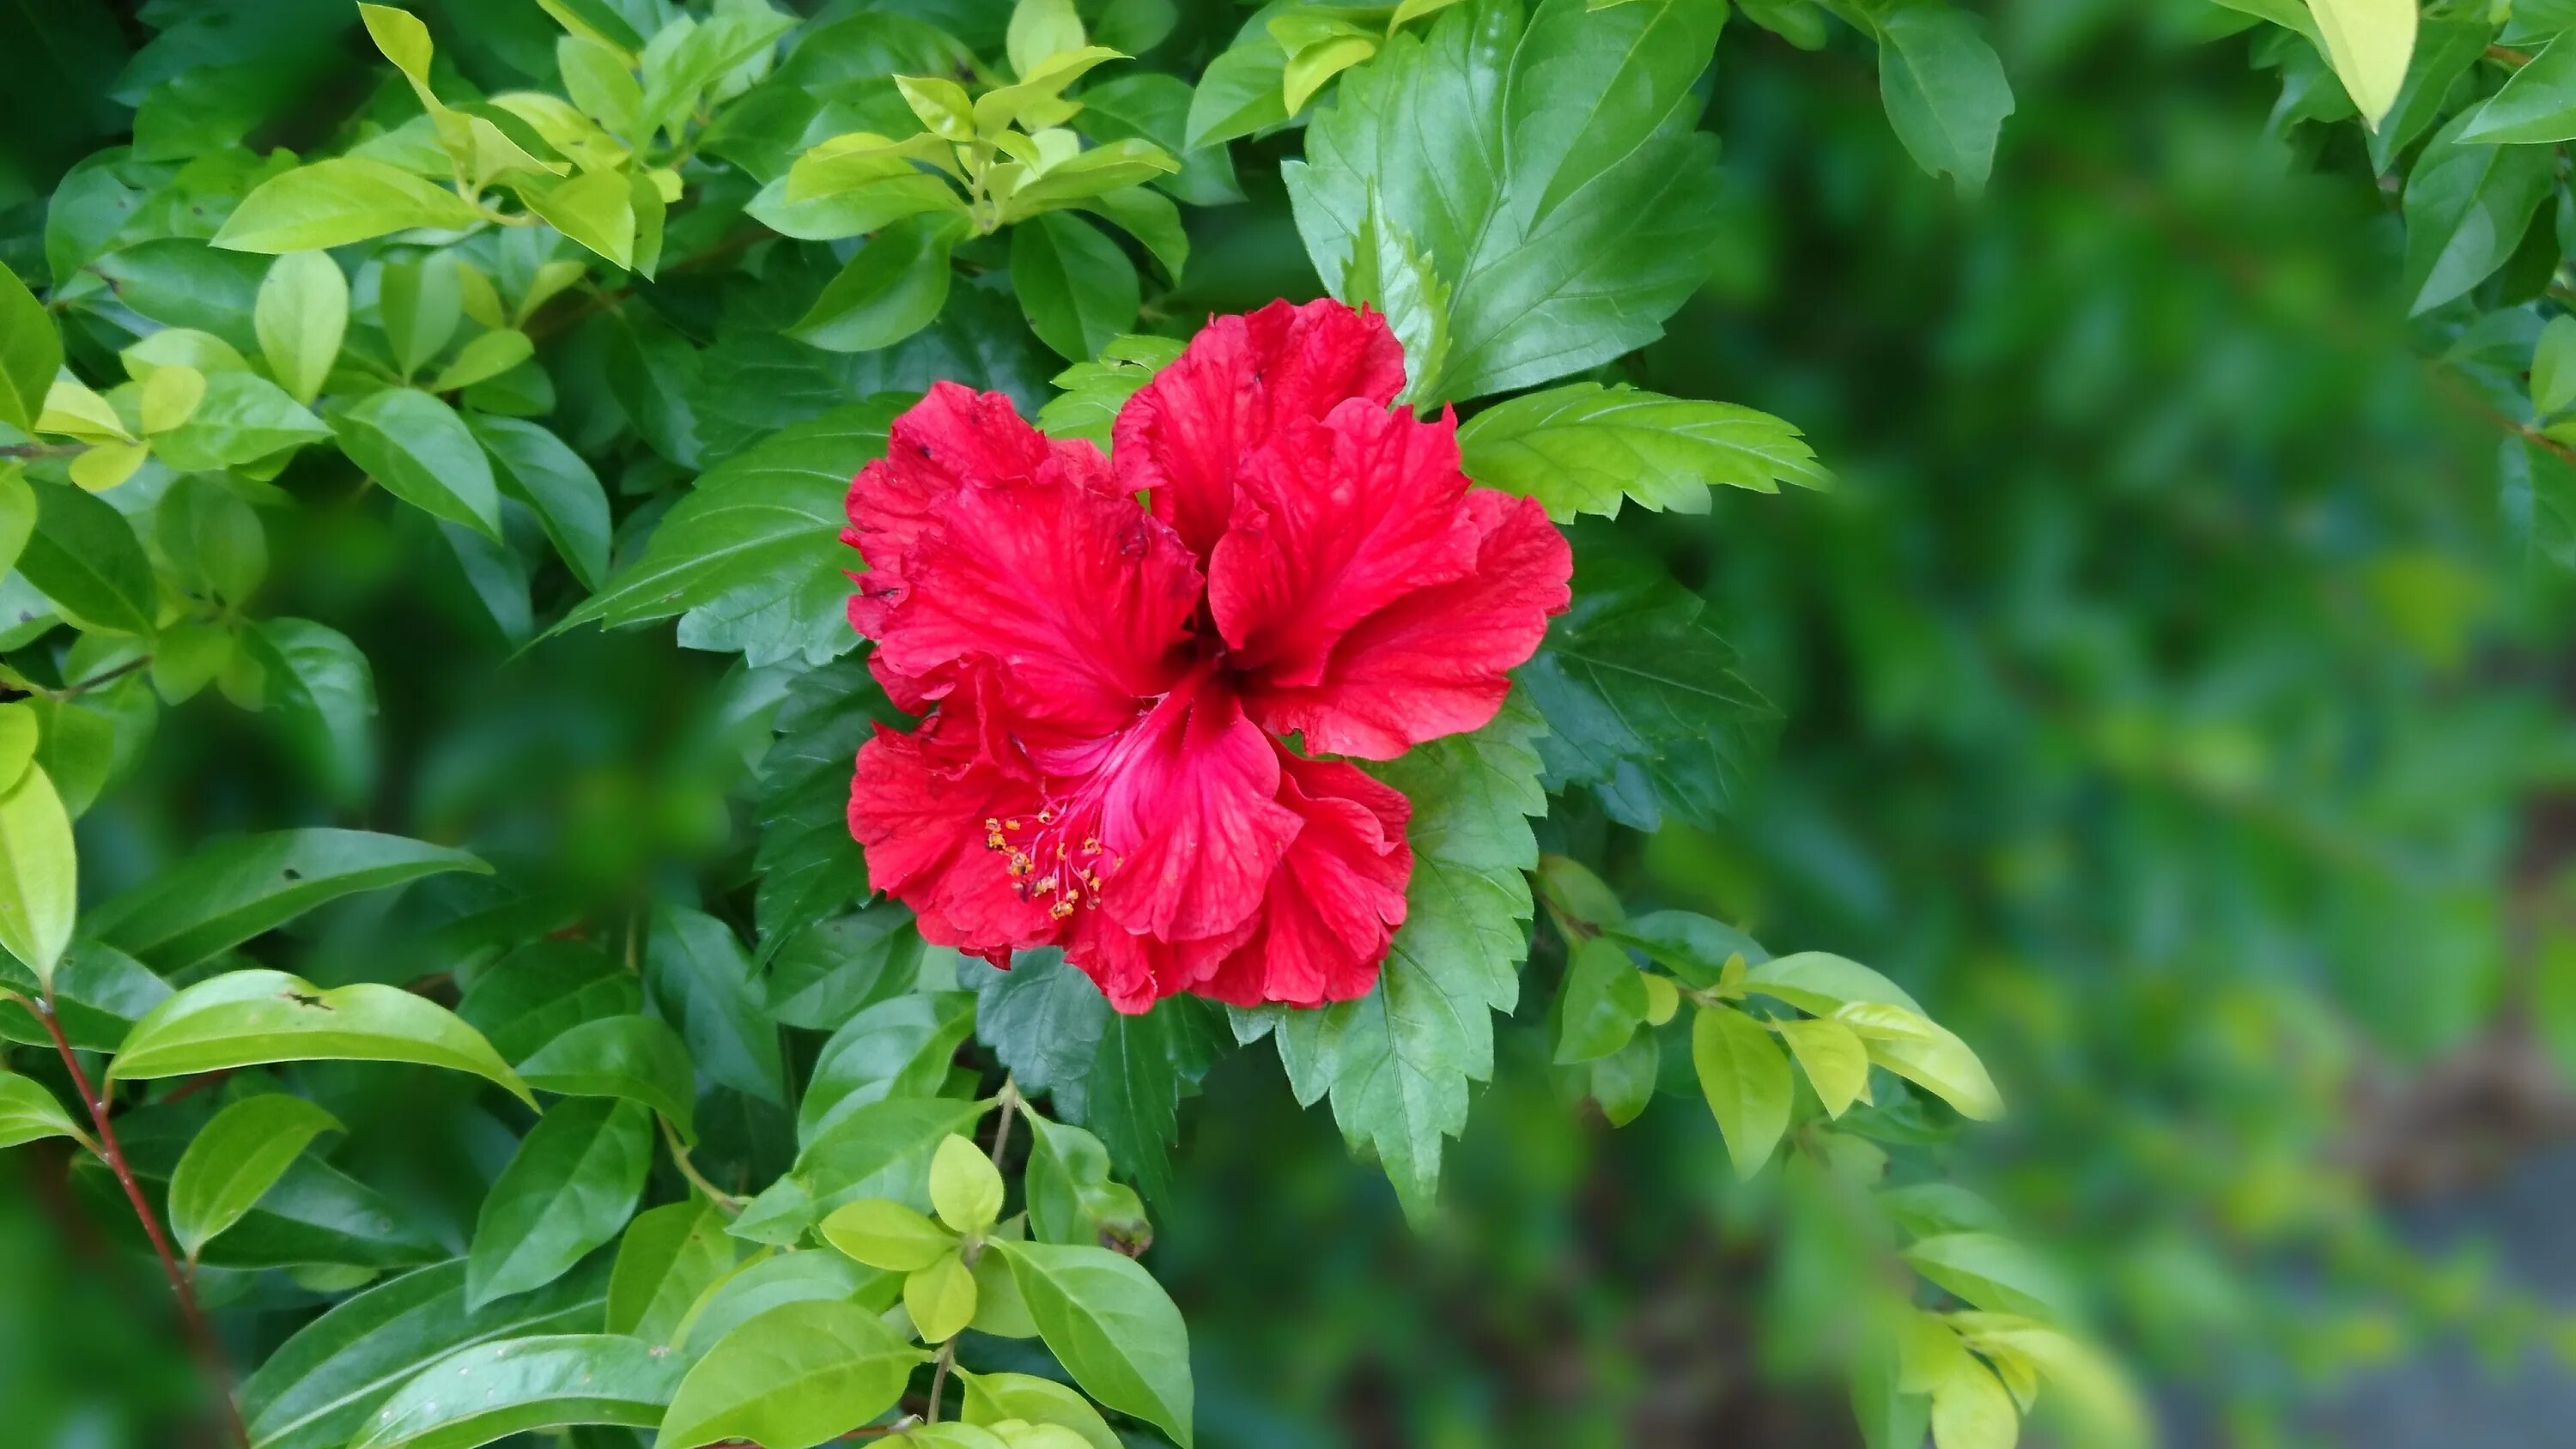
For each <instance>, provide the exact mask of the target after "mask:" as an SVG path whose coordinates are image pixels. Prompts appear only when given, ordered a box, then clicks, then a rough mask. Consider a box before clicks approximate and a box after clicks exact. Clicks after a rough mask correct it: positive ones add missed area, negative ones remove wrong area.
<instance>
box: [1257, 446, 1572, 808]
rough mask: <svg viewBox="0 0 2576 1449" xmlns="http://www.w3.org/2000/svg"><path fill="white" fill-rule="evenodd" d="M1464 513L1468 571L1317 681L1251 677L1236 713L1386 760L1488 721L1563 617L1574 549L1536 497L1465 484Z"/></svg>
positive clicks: (1357, 633)
mask: <svg viewBox="0 0 2576 1449" xmlns="http://www.w3.org/2000/svg"><path fill="white" fill-rule="evenodd" d="M1460 506H1461V509H1462V511H1463V512H1464V513H1465V514H1466V516H1467V517H1468V518H1469V519H1470V520H1471V522H1472V526H1473V527H1474V529H1475V532H1476V534H1477V536H1478V545H1477V550H1476V564H1475V569H1474V571H1473V572H1472V573H1470V574H1468V575H1466V576H1465V577H1463V578H1459V579H1455V580H1452V581H1450V582H1448V583H1441V584H1433V585H1431V586H1430V587H1428V588H1421V589H1416V590H1414V591H1413V592H1411V593H1408V594H1405V595H1403V596H1402V597H1400V598H1398V599H1396V600H1395V601H1394V602H1392V603H1390V604H1388V605H1386V606H1385V607H1384V608H1381V609H1379V610H1378V611H1377V612H1375V613H1373V614H1371V615H1369V616H1368V617H1367V618H1365V619H1362V620H1360V621H1359V622H1358V623H1357V624H1355V625H1353V626H1352V627H1351V628H1350V630H1349V631H1348V632H1346V633H1344V634H1343V635H1342V636H1341V638H1340V640H1339V641H1338V642H1337V643H1335V644H1334V646H1333V651H1332V656H1331V658H1330V659H1328V660H1327V661H1326V662H1325V665H1324V668H1323V670H1322V672H1321V675H1320V676H1319V677H1318V678H1317V679H1316V681H1315V682H1314V683H1311V684H1280V683H1274V682H1271V681H1268V680H1263V679H1259V678H1254V679H1252V680H1249V681H1247V683H1246V687H1245V690H1244V708H1245V709H1246V710H1247V711H1248V712H1249V713H1250V714H1251V716H1252V718H1253V719H1254V720H1255V721H1256V722H1257V723H1259V724H1260V725H1261V726H1262V728H1264V729H1267V730H1270V731H1272V732H1274V733H1278V734H1287V733H1290V732H1302V733H1303V735H1304V737H1305V742H1306V748H1307V749H1309V750H1311V751H1314V752H1316V753H1319V754H1332V755H1356V756H1358V757H1360V758H1363V759H1372V760H1388V759H1393V758H1395V757H1396V756H1397V755H1400V754H1402V753H1404V752H1405V751H1406V750H1408V749H1410V748H1412V747H1413V746H1415V745H1417V744H1420V743H1422V742H1423V741H1424V740H1434V739H1438V738H1440V737H1441V736H1443V735H1452V734H1458V733H1460V732H1462V731H1466V730H1472V729H1476V728H1478V727H1479V726H1481V725H1483V724H1484V723H1485V722H1486V721H1487V720H1490V719H1492V718H1493V717H1494V712H1495V711H1496V710H1498V709H1500V708H1502V704H1503V696H1504V695H1505V694H1507V693H1508V692H1510V689H1511V681H1510V679H1509V678H1508V677H1507V676H1508V673H1509V671H1510V670H1512V669H1513V668H1515V667H1517V666H1518V665H1520V664H1521V663H1522V662H1524V661H1526V660H1527V659H1528V658H1529V657H1530V655H1531V654H1532V653H1534V652H1536V651H1537V649H1538V645H1539V641H1540V640H1541V639H1542V638H1544V637H1545V636H1546V634H1547V621H1548V618H1549V616H1551V615H1554V614H1561V613H1563V612H1565V607H1566V605H1567V603H1568V602H1569V601H1570V599H1571V594H1570V593H1569V592H1568V589H1567V580H1568V579H1569V578H1570V577H1572V575H1573V572H1574V553H1573V550H1572V549H1570V548H1569V547H1568V546H1567V545H1566V541H1565V535H1563V534H1561V533H1559V532H1557V531H1556V527H1555V525H1553V524H1551V523H1549V522H1548V521H1547V511H1546V510H1545V509H1544V508H1542V507H1540V506H1539V503H1538V501H1537V500H1536V499H1533V498H1514V497H1511V496H1509V495H1507V494H1503V493H1498V492H1496V491H1494V490H1493V489H1490V488H1471V489H1469V490H1467V493H1466V496H1465V498H1464V499H1463V500H1462V502H1461V505H1460Z"/></svg>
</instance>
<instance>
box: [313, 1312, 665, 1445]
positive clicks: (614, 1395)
mask: <svg viewBox="0 0 2576 1449" xmlns="http://www.w3.org/2000/svg"><path fill="white" fill-rule="evenodd" d="M680 1370H681V1363H680V1360H679V1359H678V1358H677V1357H675V1356H674V1355H672V1354H671V1353H670V1351H669V1350H667V1349H662V1348H656V1347H654V1346H653V1345H651V1344H648V1343H645V1342H644V1341H643V1340H641V1339H634V1338H627V1337H624V1336H622V1335H619V1334H610V1333H567V1334H557V1335H551V1336H547V1337H542V1338H512V1339H504V1340H502V1341H501V1342H499V1343H487V1344H479V1345H477V1346H475V1347H473V1348H468V1349H460V1350H458V1351H457V1352H455V1353H452V1354H450V1355H448V1356H447V1357H445V1358H443V1359H440V1360H438V1361H437V1362H436V1363H433V1364H431V1365H429V1366H428V1367H427V1368H425V1369H422V1370H421V1371H420V1373H419V1374H418V1375H417V1376H416V1377H414V1378H413V1379H412V1380H411V1381H410V1382H409V1383H406V1384H404V1385H403V1386H402V1387H401V1388H399V1389H396V1390H395V1391H394V1395H393V1397H392V1398H390V1399H387V1400H386V1401H385V1404H384V1407H383V1408H381V1409H378V1410H377V1411H376V1412H375V1414H374V1416H373V1417H371V1418H370V1419H369V1420H368V1421H367V1433H366V1435H365V1437H363V1438H361V1439H358V1440H357V1441H355V1443H353V1444H352V1445H351V1446H350V1449H395V1446H397V1445H399V1446H402V1449H474V1446H476V1445H481V1444H489V1443H491V1442H492V1441H493V1440H495V1439H500V1438H505V1437H507V1436H509V1435H512V1434H521V1433H526V1432H528V1431H529V1430H532V1429H551V1428H557V1427H560V1426H563V1425H567V1424H621V1425H625V1426H626V1427H629V1428H637V1429H644V1428H650V1427H652V1426H653V1425H655V1424H657V1423H660V1422H661V1419H662V1410H663V1407H664V1406H665V1405H667V1404H669V1403H670V1402H671V1394H672V1392H673V1390H675V1389H677V1388H678V1387H679V1383H680Z"/></svg>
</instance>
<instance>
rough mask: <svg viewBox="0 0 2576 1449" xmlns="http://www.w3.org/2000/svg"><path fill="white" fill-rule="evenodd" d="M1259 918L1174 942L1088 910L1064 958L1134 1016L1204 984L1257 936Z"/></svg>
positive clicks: (1078, 918) (1075, 920)
mask: <svg viewBox="0 0 2576 1449" xmlns="http://www.w3.org/2000/svg"><path fill="white" fill-rule="evenodd" d="M1257 919H1258V918H1253V919H1247V920H1245V921H1244V922H1243V923H1242V924H1241V925H1238V926H1236V927H1235V928H1234V929H1233V930H1231V931H1228V932H1226V933H1224V934H1222V935H1218V936H1209V937H1205V938H1202V939H1199V940H1194V941H1178V942H1173V941H1163V940H1159V939H1157V938H1155V937H1153V936H1149V935H1146V934H1144V933H1142V932H1137V931H1130V930H1128V929H1127V928H1126V927H1124V926H1122V925H1120V924H1118V923H1117V922H1116V921H1113V920H1111V919H1110V918H1109V917H1108V916H1107V915H1105V914H1103V913H1101V912H1099V911H1083V912H1081V913H1079V914H1078V915H1076V916H1075V917H1074V918H1073V920H1072V922H1071V925H1072V927H1073V930H1072V932H1071V934H1070V936H1069V937H1068V939H1067V940H1066V942H1065V948H1064V956H1065V959H1066V960H1067V961H1069V962H1071V963H1073V964H1074V965H1075V966H1078V967H1080V968H1081V969H1082V972H1083V974H1085V975H1087V976H1089V977H1090V978H1091V979H1092V982H1093V983H1094V984H1095V985H1097V986H1098V987H1099V988H1100V992H1101V994H1102V995H1103V996H1106V997H1108V998H1109V1004H1110V1005H1111V1006H1112V1007H1115V1008H1116V1009H1118V1010H1120V1011H1123V1012H1127V1013H1129V1014H1131V1015H1132V1014H1134V1013H1136V1012H1140V1011H1149V1010H1151V1009H1153V1005H1154V1003H1155V1002H1157V1001H1160V1000H1162V999H1163V998H1164V997H1166V996H1175V995H1178V994H1179V993H1181V992H1184V991H1188V990H1190V989H1192V988H1193V987H1195V986H1197V985H1198V984H1199V983H1200V982H1202V981H1205V980H1206V979H1207V978H1208V975H1209V973H1211V972H1213V971H1214V970H1216V969H1217V964H1218V963H1219V962H1220V961H1222V960H1224V959H1225V958H1226V956H1227V955H1228V954H1229V953H1230V952H1232V951H1233V950H1234V949H1235V948H1236V947H1238V946H1240V945H1241V944H1242V943H1243V940H1244V938H1245V937H1247V936H1249V935H1251V934H1252V930H1253V926H1254V924H1255V921H1256V920H1257Z"/></svg>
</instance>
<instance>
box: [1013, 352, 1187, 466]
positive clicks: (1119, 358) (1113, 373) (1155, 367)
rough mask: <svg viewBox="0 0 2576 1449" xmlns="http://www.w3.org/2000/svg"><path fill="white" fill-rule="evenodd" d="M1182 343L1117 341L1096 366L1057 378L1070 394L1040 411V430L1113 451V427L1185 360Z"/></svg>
mask: <svg viewBox="0 0 2576 1449" xmlns="http://www.w3.org/2000/svg"><path fill="white" fill-rule="evenodd" d="M1181 347H1182V344H1181V343H1180V342H1179V341H1178V340H1176V339H1174V338H1169V337H1146V336H1137V335H1133V334H1131V335H1129V336H1125V337H1118V338H1113V339H1111V340H1110V342H1109V343H1108V344H1107V345H1105V346H1103V347H1102V348H1101V349H1100V356H1099V357H1098V358H1097V359H1095V360H1093V361H1090V362H1077V363H1075V364H1074V365H1073V366H1071V367H1068V368H1066V369H1065V370H1064V371H1062V372H1060V373H1057V374H1056V376H1055V385H1056V386H1057V387H1060V388H1062V389H1064V391H1062V392H1060V393H1058V394H1056V395H1055V396H1054V397H1053V398H1050V399H1048V401H1047V404H1046V406H1045V407H1042V408H1040V409H1038V426H1039V427H1040V428H1043V429H1044V430H1046V432H1047V433H1048V434H1050V435H1051V436H1054V437H1058V438H1087V439H1089V440H1090V441H1091V442H1092V443H1093V444H1094V445H1096V446H1097V447H1099V449H1100V450H1101V451H1102V452H1104V453H1105V452H1107V451H1109V430H1110V426H1111V425H1112V424H1113V423H1115V422H1116V421H1117V420H1118V410H1119V409H1120V408H1123V407H1125V406H1126V405H1127V399H1129V398H1131V397H1134V396H1135V395H1136V394H1137V392H1138V391H1139V390H1140V389H1142V388H1143V387H1144V386H1145V384H1147V383H1149V382H1152V381H1153V380H1154V374H1155V373H1158V372H1160V371H1162V370H1163V369H1164V368H1165V367H1167V366H1169V365H1170V364H1171V361H1172V359H1173V358H1175V357H1178V356H1180V355H1181Z"/></svg>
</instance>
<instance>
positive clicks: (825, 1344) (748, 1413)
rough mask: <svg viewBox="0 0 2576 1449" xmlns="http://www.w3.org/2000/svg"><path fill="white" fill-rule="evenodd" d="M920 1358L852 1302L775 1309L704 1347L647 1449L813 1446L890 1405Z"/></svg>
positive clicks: (784, 1305) (897, 1396)
mask: <svg viewBox="0 0 2576 1449" xmlns="http://www.w3.org/2000/svg"><path fill="white" fill-rule="evenodd" d="M925 1357H926V1355H924V1354H923V1353H921V1352H920V1351H919V1350H917V1349H915V1348H914V1347H913V1346H912V1345H910V1344H908V1343H905V1342H903V1341H902V1340H900V1339H898V1338H896V1337H895V1336H894V1333H893V1331H892V1330H891V1329H888V1328H887V1327H886V1326H885V1325H884V1324H882V1323H880V1322H878V1321H877V1317H876V1315H875V1314H873V1313H871V1312H869V1311H868V1310H867V1309H865V1308H862V1307H860V1306H858V1305H857V1304H854V1303H845V1302H831V1301H817V1302H804V1303H788V1304H783V1305H781V1306H779V1307H777V1308H773V1309H771V1310H769V1311H768V1312H766V1313H763V1314H761V1315H760V1316H758V1317H756V1318H753V1319H751V1320H750V1321H749V1322H747V1323H744V1324H743V1325H742V1326H740V1327H739V1328H736V1329H734V1330H733V1331H732V1332H731V1333H728V1334H726V1335H725V1336H724V1337H723V1338H720V1339H718V1340H716V1342H715V1343H714V1345H713V1346H711V1347H710V1348H708V1350H707V1353H706V1356H705V1357H704V1358H701V1359H699V1360H698V1362H697V1364H696V1365H695V1366H694V1367H692V1368H691V1369H690V1370H689V1373H688V1377H686V1378H684V1379H682V1380H681V1381H680V1389H679V1392H678V1393H677V1394H675V1395H673V1396H672V1399H671V1408H670V1412H669V1413H668V1414H667V1415H665V1416H664V1417H663V1420H662V1432H661V1434H660V1435H659V1436H658V1437H656V1438H655V1439H654V1441H653V1444H654V1449H695V1446H698V1445H704V1444H712V1443H715V1442H717V1441H719V1440H724V1439H749V1440H752V1441H754V1442H757V1443H762V1444H780V1445H784V1444H800V1445H802V1444H814V1443H818V1442H820V1441H822V1440H825V1439H829V1438H832V1437H833V1436H835V1435H838V1434H841V1433H845V1432H847V1431H848V1430H851V1429H855V1428H857V1427H858V1426H860V1425H861V1424H864V1423H866V1422H868V1421H869V1420H871V1419H873V1418H875V1417H876V1416H877V1415H879V1414H882V1413H884V1412H885V1411H886V1410H887V1409H890V1408H892V1407H894V1404H895V1401H896V1400H897V1399H899V1398H901V1397H902V1395H903V1387H904V1384H905V1382H906V1381H907V1380H908V1379H909V1378H910V1377H911V1375H912V1367H913V1365H914V1364H917V1363H919V1362H921V1361H922V1360H923V1359H924V1358H925Z"/></svg>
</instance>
